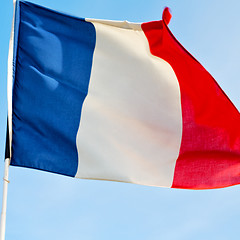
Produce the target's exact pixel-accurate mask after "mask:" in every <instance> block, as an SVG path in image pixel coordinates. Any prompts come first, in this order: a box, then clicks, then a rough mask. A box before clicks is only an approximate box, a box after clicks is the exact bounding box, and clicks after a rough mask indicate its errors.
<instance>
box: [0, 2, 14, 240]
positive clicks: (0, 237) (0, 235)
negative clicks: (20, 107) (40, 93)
mask: <svg viewBox="0 0 240 240" xmlns="http://www.w3.org/2000/svg"><path fill="white" fill-rule="evenodd" d="M15 8H16V0H13V19H12V30H11V36H10V41H9V52H8V73H7V95H8V96H7V98H8V129H7V136H8V139H7V141H8V143H6V146H7V145H8V146H7V147H8V150H9V152H8V156H6V159H5V164H4V177H3V198H2V212H1V223H0V240H5V232H6V212H7V193H8V184H9V180H8V175H9V165H10V161H11V160H10V159H11V155H12V152H11V150H12V147H11V146H12V85H13V55H14V54H13V44H14V43H13V42H14V22H15Z"/></svg>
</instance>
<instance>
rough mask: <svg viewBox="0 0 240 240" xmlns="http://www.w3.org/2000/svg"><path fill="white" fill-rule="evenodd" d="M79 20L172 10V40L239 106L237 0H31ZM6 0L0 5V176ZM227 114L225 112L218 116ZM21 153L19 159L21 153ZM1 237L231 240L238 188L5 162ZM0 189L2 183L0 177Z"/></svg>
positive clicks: (145, 16) (143, 16)
mask: <svg viewBox="0 0 240 240" xmlns="http://www.w3.org/2000/svg"><path fill="white" fill-rule="evenodd" d="M33 2H35V3H38V4H42V5H45V6H47V7H50V8H54V9H56V10H59V11H62V12H67V13H70V14H72V15H76V16H79V17H88V18H101V19H112V20H129V21H133V22H145V21H150V20H159V19H161V15H162V10H163V8H164V7H165V6H169V7H170V8H171V9H172V14H173V18H172V21H171V23H170V25H169V27H170V29H171V30H172V32H173V34H174V35H175V36H176V37H177V39H178V40H179V41H180V42H181V43H182V44H183V46H185V48H186V49H187V50H189V51H190V52H191V53H192V54H193V55H194V56H195V57H196V58H197V59H198V60H199V61H200V62H201V63H202V64H203V66H204V67H205V68H206V69H207V70H208V71H209V72H210V73H211V74H212V75H213V77H214V78H215V79H216V80H217V81H218V83H219V84H220V86H221V87H222V88H223V89H224V91H225V92H226V93H227V94H228V96H229V97H230V99H231V100H232V101H233V102H234V104H235V105H236V107H237V108H238V109H240V98H239V91H240V80H239V69H240V68H239V64H240V60H239V54H240V44H239V42H240V28H239V23H240V14H239V9H240V2H239V1H238V0H229V1H227V2H226V1H223V0H218V1H217V0H212V1H209V0H201V1H198V0H194V1H192V0H182V1H179V0H168V1H167V0H162V1H161V0H148V1H146V0H145V1H143V0H138V1H136V0H132V1H131V0H130V1H129V0H128V1H127V0H121V1H110V0H101V1H100V0H88V1H83V0H68V1H63V0H58V1H57V0H45V1H40V0H34V1H33ZM11 19H12V2H11V0H5V1H2V2H1V8H0V20H1V28H0V159H1V160H2V163H0V173H1V174H3V167H4V162H3V159H4V147H5V129H6V116H7V101H6V78H7V71H6V70H7V54H8V42H9V35H10V29H11ZM226 117H227V116H226ZM23 157H24V156H23ZM10 181H11V183H10V185H9V195H8V209H7V232H6V239H18V240H26V239H34V240H40V239H41V240H42V239H46V240H48V239H57V240H62V239H64V240H65V239H71V240H79V239H84V240H108V239H109V240H110V239H111V240H112V239H114V240H120V239H121V240H122V239H125V240H128V239H137V240H159V239H163V240H182V239H184V240H188V239H189V240H190V239H194V240H200V239H201V240H202V239H218V240H221V239H239V234H240V228H239V216H240V208H239V199H240V191H239V190H240V187H239V186H234V187H229V188H225V189H217V190H204V191H191V190H176V189H166V188H157V187H146V186H138V185H133V184H125V183H115V182H104V181H94V180H79V179H72V178H68V177H64V176H59V175H56V174H50V173H45V172H40V171H36V170H29V169H24V168H14V167H10ZM0 191H2V182H1V181H0Z"/></svg>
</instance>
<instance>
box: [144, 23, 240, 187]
mask: <svg viewBox="0 0 240 240" xmlns="http://www.w3.org/2000/svg"><path fill="white" fill-rule="evenodd" d="M142 29H143V31H144V33H145V35H146V37H147V39H148V42H149V46H150V51H151V53H152V54H153V55H155V56H157V57H160V58H162V59H164V60H165V61H167V62H168V63H169V64H170V65H171V66H172V68H173V70H174V72H175V74H176V76H177V79H178V81H179V85H180V91H181V104H182V117H183V135H182V142H181V148H180V153H179V157H178V159H177V162H176V167H175V173H174V180H173V184H172V187H174V188H190V189H207V188H219V187H226V186H230V185H235V184H239V183H240V114H239V112H238V110H237V109H236V108H235V106H234V105H233V104H232V103H231V101H230V100H229V99H228V97H227V96H226V94H225V93H224V92H223V91H222V89H221V88H220V87H219V85H218V84H217V83H216V81H215V80H214V79H213V77H212V76H211V75H210V74H209V73H208V72H207V71H206V70H205V69H204V68H203V66H202V65H201V64H200V63H199V62H198V61H197V60H196V59H195V58H194V57H193V56H192V55H191V54H189V53H188V52H187V51H186V50H185V49H184V48H183V47H182V45H181V44H180V43H179V42H178V41H177V40H176V39H175V37H174V36H173V35H172V33H171V32H170V30H169V29H168V27H167V26H166V24H165V23H164V22H162V21H156V22H149V23H144V24H142Z"/></svg>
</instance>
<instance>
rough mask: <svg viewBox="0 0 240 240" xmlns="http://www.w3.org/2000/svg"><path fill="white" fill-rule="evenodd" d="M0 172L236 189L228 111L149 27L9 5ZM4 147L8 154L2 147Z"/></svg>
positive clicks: (213, 88)
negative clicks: (11, 169) (6, 163)
mask: <svg viewBox="0 0 240 240" xmlns="http://www.w3.org/2000/svg"><path fill="white" fill-rule="evenodd" d="M15 11H16V12H15V21H14V30H13V35H12V36H13V38H12V41H13V44H12V47H11V45H10V56H12V62H11V64H10V66H9V72H10V74H11V81H12V82H10V83H9V86H12V89H11V91H10V93H9V96H11V98H10V100H9V116H8V118H9V129H10V131H9V139H10V151H9V154H7V155H9V156H7V157H11V165H13V166H21V167H28V168H34V169H40V170H44V171H48V172H53V173H58V174H63V175H67V176H72V177H77V178H82V179H99V180H111V181H119V182H129V183H136V184H143V185H151V186H163V187H173V188H186V189H209V188H219V187H226V186H230V185H235V184H239V183H240V115H239V111H238V110H237V109H236V107H235V106H234V105H233V104H232V103H231V101H230V100H229V98H228V97H227V96H226V95H225V93H224V92H223V91H222V89H221V88H220V87H219V85H218V84H217V82H216V81H215V80H214V79H213V77H212V76H211V75H210V74H209V73H208V72H207V71H206V70H205V69H204V68H203V66H202V65H201V64H200V63H199V62H198V61H197V60H196V59H195V58H194V57H193V56H192V55H191V54H190V53H189V52H188V51H187V50H185V48H184V47H183V46H182V45H181V44H180V43H179V42H178V41H177V40H176V38H175V37H174V35H173V34H172V33H171V31H170V30H169V28H168V26H167V25H168V23H169V21H170V19H171V14H170V12H169V9H168V8H166V9H165V10H164V12H163V19H162V20H161V21H153V22H148V23H142V24H138V23H130V22H127V21H108V20H95V19H82V18H77V17H72V16H69V15H66V14H62V13H59V12H56V11H53V10H50V9H47V8H44V7H41V6H38V5H35V4H32V3H29V2H26V1H17V2H16V8H15ZM7 152H8V151H7Z"/></svg>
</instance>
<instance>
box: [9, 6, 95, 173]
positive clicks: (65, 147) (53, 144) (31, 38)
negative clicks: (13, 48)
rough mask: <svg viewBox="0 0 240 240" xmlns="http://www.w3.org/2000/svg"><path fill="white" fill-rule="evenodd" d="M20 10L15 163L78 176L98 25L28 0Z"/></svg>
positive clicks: (14, 106)
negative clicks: (82, 120)
mask: <svg viewBox="0 0 240 240" xmlns="http://www.w3.org/2000/svg"><path fill="white" fill-rule="evenodd" d="M19 10H20V23H19V36H18V45H17V56H16V75H15V83H14V88H13V142H12V151H13V155H12V160H11V165H15V166H24V167H30V168H35V169H41V170H45V171H49V172H54V173H59V174H63V175H68V176H75V174H76V172H77V167H78V155H77V148H76V135H77V131H78V126H79V122H80V117H81V110H82V105H83V101H84V99H85V97H86V95H87V92H88V85H89V80H90V73H91V67H92V58H93V52H94V48H95V43H96V31H95V28H94V26H93V24H91V23H88V22H86V21H85V20H84V19H79V18H75V17H71V16H68V15H65V14H61V13H57V12H55V11H52V10H49V9H46V8H43V7H40V6H38V5H35V4H32V3H28V2H22V1H20V2H19Z"/></svg>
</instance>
